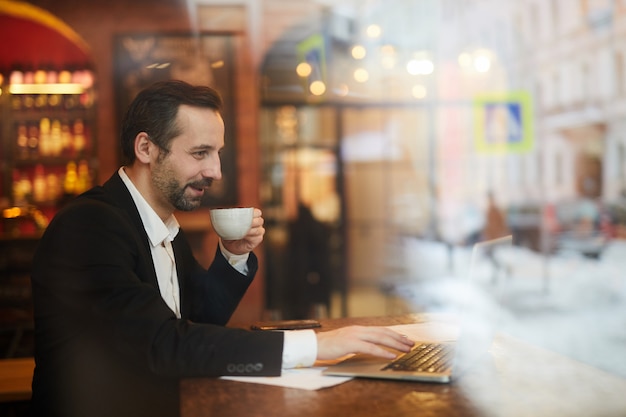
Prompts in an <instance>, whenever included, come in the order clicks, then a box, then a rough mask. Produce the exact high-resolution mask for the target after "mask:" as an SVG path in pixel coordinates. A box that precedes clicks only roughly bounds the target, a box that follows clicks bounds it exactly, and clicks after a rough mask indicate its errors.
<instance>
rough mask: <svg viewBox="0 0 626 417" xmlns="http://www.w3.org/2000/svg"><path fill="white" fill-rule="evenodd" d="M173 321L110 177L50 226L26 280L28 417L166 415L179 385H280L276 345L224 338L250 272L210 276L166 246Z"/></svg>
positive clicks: (182, 247) (218, 266)
mask: <svg viewBox="0 0 626 417" xmlns="http://www.w3.org/2000/svg"><path fill="white" fill-rule="evenodd" d="M173 248H174V253H175V256H176V266H177V270H178V278H179V281H180V294H181V315H182V318H181V319H177V318H176V317H175V315H174V313H173V312H172V311H171V310H170V309H169V308H168V307H167V305H166V304H165V302H164V301H163V299H162V298H161V295H160V292H159V288H158V284H157V278H156V272H155V269H154V265H153V262H152V255H151V252H150V246H149V242H148V237H147V234H146V232H145V230H144V227H143V224H142V222H141V218H140V216H139V212H138V211H137V209H136V207H135V204H134V202H133V200H132V197H131V196H130V193H129V192H128V190H127V188H126V186H125V185H124V183H123V182H122V180H121V178H120V177H119V175H118V174H117V173H116V174H114V175H113V176H112V177H111V178H110V179H109V180H108V181H107V182H106V183H105V184H104V185H103V186H102V187H95V188H93V189H92V190H90V191H88V192H87V193H85V194H83V195H81V196H79V197H78V198H76V199H75V200H74V201H72V202H71V203H70V204H69V205H68V206H66V207H65V208H64V209H63V210H61V211H60V212H59V213H58V214H57V215H56V216H55V218H54V219H53V220H52V221H51V222H50V225H49V226H48V228H47V230H46V232H45V234H44V236H43V237H42V239H41V242H40V245H39V248H38V250H37V252H36V254H35V258H34V262H33V264H34V265H33V271H32V286H33V301H34V311H35V362H36V367H35V375H34V378H33V399H32V406H33V411H34V414H35V415H45V416H77V417H78V416H80V417H97V416H107V417H112V416H116V417H120V416H133V417H138V416H151V417H154V416H175V415H177V414H178V413H179V388H178V383H179V379H180V378H181V377H191V376H218V375H259V376H260V375H279V374H280V368H281V361H282V345H283V335H282V334H281V333H278V332H249V331H245V330H240V329H233V328H227V327H225V324H226V323H227V322H228V320H229V318H230V317H231V315H232V313H233V312H234V310H235V308H236V307H237V305H238V303H239V301H240V300H241V297H242V296H243V295H244V293H245V291H246V290H247V288H248V286H249V285H250V283H251V281H252V278H251V276H253V275H254V273H255V272H256V270H257V267H258V264H257V258H256V257H255V256H254V254H251V255H250V259H249V261H248V267H249V269H250V271H251V273H250V276H244V275H242V274H240V273H239V272H237V271H236V270H234V269H233V268H232V267H231V266H230V265H229V264H228V262H227V261H226V260H225V259H224V257H223V256H222V255H221V253H219V250H218V252H217V253H216V255H215V259H214V261H213V263H212V264H211V266H210V267H209V269H208V270H206V269H204V268H202V267H201V266H200V265H199V264H198V262H197V261H196V260H195V258H194V256H193V254H192V251H191V248H190V246H189V244H188V242H187V240H186V238H185V235H184V232H183V231H182V230H181V231H180V232H179V234H178V235H177V237H176V239H175V240H174V241H173Z"/></svg>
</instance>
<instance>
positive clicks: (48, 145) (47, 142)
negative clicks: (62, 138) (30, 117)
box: [39, 117, 52, 157]
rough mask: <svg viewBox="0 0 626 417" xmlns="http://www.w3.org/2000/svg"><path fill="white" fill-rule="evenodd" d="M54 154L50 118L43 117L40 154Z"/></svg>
mask: <svg viewBox="0 0 626 417" xmlns="http://www.w3.org/2000/svg"><path fill="white" fill-rule="evenodd" d="M51 154H52V138H51V135H50V119H48V118H47V117H42V118H41V120H40V121H39V155H40V156H43V157H46V156H50V155H51Z"/></svg>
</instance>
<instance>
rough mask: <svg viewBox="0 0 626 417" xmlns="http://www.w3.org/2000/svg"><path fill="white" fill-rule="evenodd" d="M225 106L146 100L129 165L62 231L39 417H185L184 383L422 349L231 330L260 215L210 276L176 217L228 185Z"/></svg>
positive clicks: (76, 205)
mask: <svg viewBox="0 0 626 417" xmlns="http://www.w3.org/2000/svg"><path fill="white" fill-rule="evenodd" d="M220 108H221V99H220V97H219V95H218V94H217V93H216V92H215V90H213V89H211V88H209V87H194V86H191V85H189V84H187V83H184V82H181V81H166V82H161V83H157V84H155V85H153V86H151V87H149V88H147V89H146V90H144V91H142V92H140V93H139V94H138V96H137V97H136V98H135V100H134V101H133V102H132V103H131V105H130V107H129V109H128V112H127V114H126V116H125V118H124V121H123V123H122V132H121V141H122V143H121V145H122V153H123V156H124V159H125V161H124V165H123V166H122V167H121V168H120V169H119V170H118V171H117V173H115V174H114V175H113V176H112V177H111V178H110V179H109V180H108V181H107V182H106V183H105V184H104V185H103V186H99V187H95V188H93V189H92V190H90V191H88V192H86V193H85V194H83V195H81V196H79V197H78V198H76V199H75V200H74V201H73V202H71V203H70V204H69V205H68V206H66V207H65V208H64V209H63V210H61V211H60V212H59V213H58V214H57V215H56V216H55V218H54V219H53V220H52V222H51V223H50V225H49V227H48V229H47V230H46V233H45V234H44V236H43V237H42V239H41V243H40V246H39V249H38V251H37V253H36V255H35V258H34V267H33V273H32V285H33V300H34V307H35V332H36V333H35V361H36V368H35V375H34V378H33V399H32V404H33V410H34V412H35V415H46V416H80V417H87V416H89V417H97V416H116V417H119V416H133V417H138V416H152V417H154V416H175V415H177V414H178V411H179V409H178V407H179V399H178V381H179V379H180V378H181V377H192V376H219V375H259V376H261V375H280V372H281V368H287V367H294V366H309V365H312V364H313V362H314V361H315V360H316V359H331V358H337V357H340V356H343V355H345V354H347V353H351V352H366V353H372V354H375V355H379V356H384V357H393V354H391V353H390V352H389V351H387V350H385V349H383V347H387V348H393V349H397V350H401V351H407V350H408V349H409V348H410V346H411V344H412V342H410V341H409V340H407V339H406V338H404V337H403V336H401V335H399V334H397V333H395V332H392V331H391V330H389V329H385V328H376V327H347V328H343V329H339V330H336V331H329V332H320V333H317V334H316V333H315V332H313V331H311V330H307V331H294V332H285V333H282V332H251V331H246V330H241V329H233V328H227V327H225V324H226V323H227V322H228V320H229V318H230V316H231V314H232V313H233V312H234V310H235V308H236V307H237V304H238V303H239V301H240V299H241V297H242V296H243V294H244V293H245V291H246V289H247V288H248V286H249V285H250V283H251V282H252V279H253V277H254V275H255V272H256V270H257V267H258V264H257V258H256V256H255V255H254V253H252V250H253V249H254V248H256V247H257V246H258V245H259V244H260V243H261V241H262V240H263V235H264V233H265V229H264V228H263V218H262V217H261V211H260V210H258V209H255V215H254V220H253V224H252V227H251V229H250V231H249V232H248V234H247V235H246V236H245V237H244V238H243V239H241V240H238V241H220V243H219V247H218V250H217V252H216V254H215V259H214V261H213V263H212V264H211V266H210V267H209V269H208V270H205V269H203V268H202V267H201V266H200V265H199V264H198V262H197V261H196V260H195V258H194V257H193V255H192V251H191V249H190V247H189V244H188V243H187V241H186V239H185V235H184V232H183V231H182V230H179V228H178V223H177V222H176V218H175V217H174V215H173V212H174V211H175V210H193V209H195V208H197V207H198V206H199V205H200V200H201V198H202V196H203V194H204V192H205V190H206V189H207V188H208V187H210V186H211V184H212V182H213V181H214V180H219V179H220V178H221V165H220V157H219V153H220V150H221V149H222V148H223V146H224V123H223V120H222V117H221V114H220Z"/></svg>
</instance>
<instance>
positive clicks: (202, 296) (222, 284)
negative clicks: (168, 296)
mask: <svg viewBox="0 0 626 417" xmlns="http://www.w3.org/2000/svg"><path fill="white" fill-rule="evenodd" d="M173 245H174V252H175V255H176V264H177V268H178V277H179V283H180V286H181V297H182V301H181V305H182V315H183V317H187V318H189V319H190V320H191V321H194V322H197V323H213V324H220V325H226V323H228V321H229V320H230V318H231V316H232V314H233V313H234V312H235V309H236V308H237V306H238V305H239V302H240V301H241V299H242V297H243V296H244V295H245V293H246V291H247V289H248V287H249V286H250V284H251V283H252V280H253V278H254V276H255V274H256V271H257V269H258V261H257V257H256V256H255V255H254V253H250V256H249V259H248V271H249V272H248V275H243V274H241V273H240V272H239V271H237V270H236V269H235V268H233V267H232V266H231V265H230V264H229V263H228V261H227V260H226V258H225V257H224V255H222V253H221V251H220V250H219V247H218V248H217V249H216V252H215V256H214V258H213V262H212V263H211V265H210V267H209V269H208V270H206V269H204V268H203V267H202V266H200V265H199V264H198V262H197V261H196V259H195V258H194V256H193V254H192V251H191V248H190V247H189V244H188V243H187V239H186V238H185V234H184V232H183V231H182V230H181V231H180V232H179V234H178V236H177V237H176V239H175V240H174V242H173Z"/></svg>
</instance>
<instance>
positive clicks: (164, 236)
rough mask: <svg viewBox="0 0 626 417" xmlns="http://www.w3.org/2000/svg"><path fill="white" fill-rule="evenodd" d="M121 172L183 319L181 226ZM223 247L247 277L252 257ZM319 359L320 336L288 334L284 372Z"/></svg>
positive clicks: (165, 290) (170, 300) (172, 304)
mask: <svg viewBox="0 0 626 417" xmlns="http://www.w3.org/2000/svg"><path fill="white" fill-rule="evenodd" d="M118 173H119V175H120V177H121V178H122V181H123V182H124V184H125V185H126V188H128V191H129V192H130V195H131V196H132V198H133V201H134V202H135V206H137V210H138V211H139V216H140V217H141V221H142V222H143V225H144V228H145V230H146V233H147V234H148V239H149V240H150V250H151V253H152V260H153V262H154V266H155V270H156V274H157V281H158V284H159V291H160V293H161V297H162V298H163V300H164V301H165V303H166V304H167V305H168V307H169V308H170V309H171V310H172V311H173V312H174V314H175V315H176V317H178V318H180V288H179V287H178V274H177V272H176V260H175V258H174V252H173V251H172V241H173V240H174V238H175V237H176V235H177V234H178V231H179V229H180V225H179V224H178V221H177V220H176V217H174V214H172V215H170V217H168V218H167V219H166V221H165V222H163V221H162V220H161V218H160V217H159V216H158V215H157V214H156V212H155V211H154V209H153V208H152V207H151V206H150V204H148V202H147V201H146V200H145V198H143V196H142V195H141V193H140V192H139V190H137V188H136V187H135V185H134V184H133V182H132V181H131V180H130V178H129V177H128V175H126V172H125V171H124V167H121V168H120V169H119V170H118ZM219 247H220V252H221V253H222V255H224V257H225V258H226V260H227V261H228V263H229V264H230V265H231V266H232V267H233V268H235V269H236V270H237V271H239V272H240V273H242V274H244V275H247V273H248V263H247V261H248V257H249V254H248V253H246V254H243V255H235V254H233V253H230V252H229V251H228V250H226V249H225V248H224V246H223V244H222V241H221V239H220V241H219ZM316 356H317V337H316V336H315V332H314V331H313V330H298V331H288V332H285V339H284V345H283V362H282V367H283V368H284V369H288V368H295V367H306V366H311V365H313V363H314V362H315V358H316Z"/></svg>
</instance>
